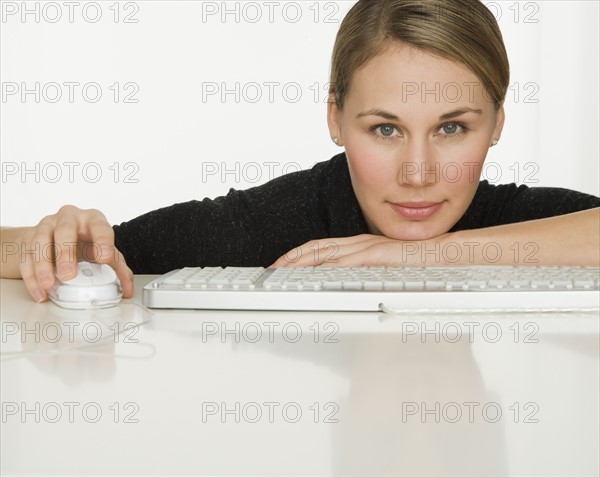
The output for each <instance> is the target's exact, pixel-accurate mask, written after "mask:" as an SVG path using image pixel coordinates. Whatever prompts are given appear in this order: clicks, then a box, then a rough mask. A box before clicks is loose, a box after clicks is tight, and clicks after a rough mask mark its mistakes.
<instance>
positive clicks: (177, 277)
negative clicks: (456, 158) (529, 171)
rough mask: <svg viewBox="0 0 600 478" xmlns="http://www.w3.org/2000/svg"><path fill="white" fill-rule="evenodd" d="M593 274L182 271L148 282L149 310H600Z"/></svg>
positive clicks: (535, 270)
mask: <svg viewBox="0 0 600 478" xmlns="http://www.w3.org/2000/svg"><path fill="white" fill-rule="evenodd" d="M599 279H600V268H598V267H558V266H557V267H537V266H519V267H513V266H468V267H422V268H405V267H366V266H365V267H325V266H317V267H281V268H277V269H265V268H263V267H226V268H221V267H204V268H200V267H186V268H184V269H178V270H175V271H172V272H169V273H167V274H164V275H162V276H161V277H159V278H157V279H155V280H153V281H151V282H150V283H149V284H147V285H146V286H145V287H144V290H143V303H144V305H146V306H147V307H150V308H169V309H224V310H307V311H317V310H319V311H383V312H391V313H395V312H410V311H413V312H417V311H418V312H423V311H436V312H437V311H447V312H463V311H468V312H474V311H495V310H497V311H511V310H515V311H528V310H531V311H570V310H573V311H578V310H595V309H598V308H599V307H600V284H599Z"/></svg>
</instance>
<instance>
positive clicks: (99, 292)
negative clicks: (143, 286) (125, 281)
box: [48, 261, 123, 309]
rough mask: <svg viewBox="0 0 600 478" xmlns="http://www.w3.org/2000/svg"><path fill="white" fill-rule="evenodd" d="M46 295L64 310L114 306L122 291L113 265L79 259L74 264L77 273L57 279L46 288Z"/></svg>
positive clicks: (121, 295)
mask: <svg viewBox="0 0 600 478" xmlns="http://www.w3.org/2000/svg"><path fill="white" fill-rule="evenodd" d="M48 297H49V298H50V300H51V301H52V302H54V303H55V304H56V305H59V306H60V307H64V308H65V309H98V308H103V307H112V306H114V305H117V304H118V303H119V301H120V300H121V298H122V297H123V290H122V289H121V283H120V282H119V279H118V278H117V274H116V272H115V271H114V270H113V269H112V267H110V266H107V265H106V264H95V263H93V262H85V261H82V262H78V263H77V275H76V276H75V277H74V278H73V279H70V280H67V281H61V280H60V279H58V277H57V278H56V281H55V282H54V285H53V286H52V287H51V288H50V289H48Z"/></svg>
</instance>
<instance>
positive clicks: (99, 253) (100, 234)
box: [2, 206, 133, 302]
mask: <svg viewBox="0 0 600 478" xmlns="http://www.w3.org/2000/svg"><path fill="white" fill-rule="evenodd" d="M2 233H3V234H2V250H3V255H5V260H4V262H5V263H4V264H3V268H6V271H7V272H6V273H4V272H3V274H2V276H3V277H10V276H11V275H12V276H14V275H15V273H14V272H13V273H11V272H9V271H17V270H18V271H19V272H20V274H19V275H20V277H22V278H23V281H24V283H25V287H27V290H28V291H29V293H30V294H31V296H32V297H33V299H34V300H35V301H36V302H42V301H44V300H46V299H47V298H48V293H47V290H48V289H49V288H50V287H52V286H53V285H54V281H55V278H56V276H58V278H59V279H61V280H68V279H72V278H73V277H75V275H76V273H77V261H78V260H84V261H89V262H97V263H101V264H107V265H109V266H111V267H112V268H113V269H114V270H115V272H116V273H117V277H118V278H119V280H120V281H121V286H122V288H123V296H124V297H131V296H132V295H133V272H132V271H131V269H129V267H127V264H126V263H125V259H124V257H123V255H122V254H121V253H120V252H119V251H118V250H117V249H116V247H115V244H114V232H113V230H112V227H111V225H110V224H109V223H108V221H107V220H106V217H105V216H104V214H102V213H101V212H100V211H98V210H96V209H79V208H77V207H75V206H63V207H61V208H60V209H59V210H58V212H57V213H56V214H52V215H50V216H46V217H44V218H43V219H42V220H41V221H40V222H39V223H38V225H37V226H35V227H26V228H18V229H6V230H3V231H2ZM11 243H13V244H11ZM10 246H12V247H10ZM5 251H13V253H12V254H9V253H8V252H5Z"/></svg>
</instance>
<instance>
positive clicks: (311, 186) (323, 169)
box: [113, 153, 600, 274]
mask: <svg viewBox="0 0 600 478" xmlns="http://www.w3.org/2000/svg"><path fill="white" fill-rule="evenodd" d="M599 206H600V198H597V197H595V196H591V195H589V194H584V193H580V192H577V191H572V190H569V189H563V188H546V187H533V188H530V187H528V186H525V185H521V186H517V185H516V184H514V183H513V184H503V185H498V186H494V185H491V184H489V183H488V182H487V181H481V182H480V183H479V186H478V188H477V192H476V194H475V197H474V198H473V201H472V203H471V205H470V206H469V208H468V209H467V211H466V212H465V214H464V215H463V217H462V218H461V219H460V220H459V221H458V222H457V223H456V224H455V225H454V226H453V227H452V229H450V232H453V231H458V230H464V229H478V228H482V227H490V226H497V225H500V224H509V223H515V222H520V221H527V220H532V219H540V218H544V217H551V216H558V215H561V214H568V213H571V212H576V211H581V210H584V209H591V208H594V207H599ZM113 229H114V232H115V246H116V247H117V249H119V250H120V251H121V252H122V253H123V255H124V256H125V260H126V262H127V264H128V265H129V267H130V268H131V269H132V270H133V272H134V273H136V274H163V273H165V272H168V271H171V270H173V269H179V268H181V267H186V266H189V267H191V266H196V267H207V266H221V267H225V266H263V267H267V266H269V265H270V264H272V263H273V262H275V260H277V259H278V258H279V257H280V256H282V255H283V254H285V253H286V252H288V251H289V250H291V249H293V248H294V247H297V246H299V245H301V244H304V243H305V242H308V241H310V240H313V239H323V238H328V237H346V236H355V235H358V234H364V233H368V232H369V231H368V228H367V224H366V223H365V220H364V217H363V215H362V212H361V210H360V207H359V205H358V201H357V199H356V196H355V194H354V191H353V189H352V184H351V182H350V175H349V171H348V164H347V162H346V156H345V154H344V153H342V154H339V155H337V156H334V157H333V158H332V159H330V160H329V161H324V162H321V163H317V164H316V165H315V166H313V167H312V168H311V169H309V170H305V171H297V172H293V173H290V174H286V175H284V176H281V177H278V178H275V179H273V180H271V181H269V182H268V183H266V184H263V185H261V186H257V187H253V188H250V189H247V190H244V191H238V190H235V189H233V188H232V189H230V190H229V192H228V193H227V195H226V196H220V197H217V198H215V199H208V198H205V199H203V200H202V201H189V202H186V203H181V204H174V205H172V206H169V207H165V208H161V209H158V210H156V211H152V212H149V213H146V214H144V215H142V216H140V217H138V218H136V219H133V220H131V221H128V222H124V223H122V224H120V225H119V226H114V227H113Z"/></svg>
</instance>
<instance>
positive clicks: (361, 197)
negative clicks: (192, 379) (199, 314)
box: [2, 0, 600, 301]
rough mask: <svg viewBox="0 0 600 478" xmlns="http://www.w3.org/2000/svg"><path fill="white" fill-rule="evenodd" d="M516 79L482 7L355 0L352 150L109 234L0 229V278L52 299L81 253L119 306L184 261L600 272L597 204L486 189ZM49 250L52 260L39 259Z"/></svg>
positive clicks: (348, 124) (77, 225) (337, 129)
mask: <svg viewBox="0 0 600 478" xmlns="http://www.w3.org/2000/svg"><path fill="white" fill-rule="evenodd" d="M508 84H509V65H508V59H507V56H506V51H505V48H504V44H503V41H502V36H501V33H500V31H499V29H498V26H497V23H496V21H495V19H494V17H493V15H492V14H491V12H490V11H488V10H487V8H486V7H485V6H484V5H483V4H482V3H481V2H479V1H478V0H420V1H414V0H412V1H411V0H381V1H379V0H371V1H367V0H359V2H358V3H356V4H355V5H354V7H353V8H352V9H351V10H350V12H349V13H348V15H347V16H346V17H345V19H344V21H343V23H342V24H341V26H340V30H339V32H338V35H337V39H336V42H335V46H334V51H333V58H332V69H331V89H330V96H329V102H328V124H329V130H330V133H331V137H332V140H333V141H334V142H335V143H336V144H337V145H339V146H340V147H343V148H344V149H345V152H344V153H342V154H340V155H337V156H335V157H334V158H332V159H331V160H329V161H325V162H322V163H318V164H317V165H315V166H314V167H313V168H312V169H311V170H308V171H300V172H294V173H291V174H287V175H285V176H282V177H279V178H276V179H274V180H272V181H270V182H269V183H267V184H264V185H262V186H259V187H256V188H252V189H249V190H246V191H236V190H233V189H231V190H230V191H229V193H228V194H227V196H223V197H219V198H216V199H214V200H209V199H204V200H203V201H191V202H188V203H184V204H176V205H173V206H170V207H167V208H164V209H160V210H157V211H153V212H150V213H148V214H145V215H143V216H141V217H139V218H137V219H134V220H132V221H129V222H126V223H123V224H121V225H119V226H114V227H111V226H110V225H109V224H108V222H107V220H106V218H105V217H104V215H103V214H102V213H100V212H99V211H96V210H81V209H78V208H76V207H74V206H65V207H63V208H61V209H60V210H59V211H58V212H57V213H56V214H54V215H51V216H47V217H45V218H43V219H42V220H41V221H40V223H39V224H38V225H37V226H35V227H29V228H14V229H3V230H2V242H3V243H13V244H15V245H17V246H18V247H17V249H18V250H17V253H15V254H12V255H9V257H8V260H7V261H6V263H5V264H3V270H2V276H3V277H14V278H18V277H22V278H23V280H24V282H25V285H26V287H27V289H28V290H29V292H30V294H31V295H32V297H33V298H34V299H35V300H36V301H43V300H45V299H46V298H47V293H46V290H47V289H48V288H49V287H51V286H52V284H53V282H54V274H55V271H54V267H55V266H56V272H57V274H58V276H59V277H60V278H61V279H65V280H66V279H69V278H72V277H73V275H74V274H75V267H74V262H75V260H76V259H77V257H78V258H83V259H86V260H93V261H97V262H102V263H106V264H109V265H111V266H112V267H114V269H115V270H116V272H117V274H118V276H119V279H120V280H121V283H122V286H123V289H124V296H125V297H129V296H131V295H132V293H133V283H132V275H133V272H135V273H164V272H167V271H169V270H172V269H176V268H180V267H184V266H215V265H219V266H227V265H231V266H257V265H262V266H272V267H279V266H299V265H317V264H324V263H326V264H328V265H335V266H355V265H389V266H414V265H445V264H489V263H493V264H532V263H533V264H538V265H542V264H556V265H561V264H564V265H597V264H599V263H600V257H599V255H600V253H599V247H598V246H599V242H600V234H599V230H600V224H599V221H600V214H599V212H600V209H599V206H600V199H599V198H597V197H594V196H590V195H587V194H583V193H578V192H576V191H570V190H566V189H560V188H528V187H526V186H519V187H517V186H516V185H514V184H510V185H501V186H492V185H490V184H488V183H487V182H486V181H482V182H479V176H480V173H481V170H482V167H483V163H484V160H485V157H486V154H487V151H488V149H489V148H490V147H492V146H494V145H495V144H497V143H498V141H499V140H500V137H501V133H502V128H503V125H504V106H503V103H504V98H505V94H506V90H507V88H508ZM51 243H52V244H55V251H56V254H55V257H53V258H51V260H40V258H39V254H38V255H37V256H36V255H35V254H32V253H31V251H35V250H36V248H37V250H40V248H41V249H44V245H48V244H51ZM74 244H77V248H76V250H75V248H74V247H69V245H74ZM3 249H4V244H3ZM19 252H20V253H19ZM76 256H77V257H76Z"/></svg>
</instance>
